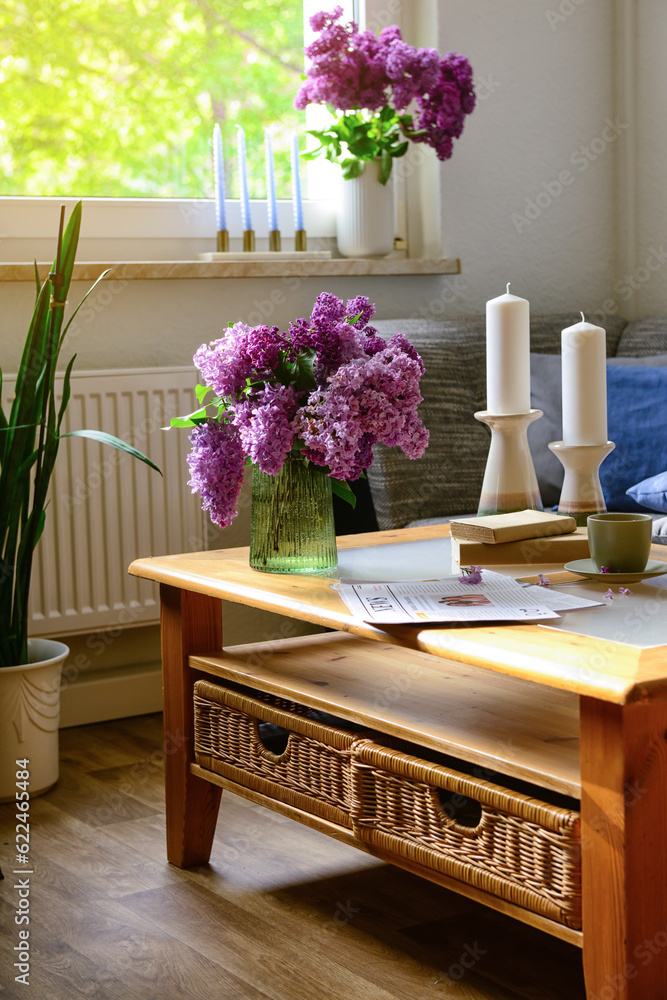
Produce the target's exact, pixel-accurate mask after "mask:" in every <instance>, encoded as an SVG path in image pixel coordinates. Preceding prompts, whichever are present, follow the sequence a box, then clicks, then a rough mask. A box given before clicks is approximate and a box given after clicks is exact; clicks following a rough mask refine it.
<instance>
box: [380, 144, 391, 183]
mask: <svg viewBox="0 0 667 1000" xmlns="http://www.w3.org/2000/svg"><path fill="white" fill-rule="evenodd" d="M392 165H393V160H392V158H391V154H390V153H389V150H387V149H383V150H382V157H381V162H380V175H379V181H380V184H386V183H387V181H388V180H389V177H390V176H391V168H392Z"/></svg>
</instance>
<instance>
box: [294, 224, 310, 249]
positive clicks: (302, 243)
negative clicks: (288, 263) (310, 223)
mask: <svg viewBox="0 0 667 1000" xmlns="http://www.w3.org/2000/svg"><path fill="white" fill-rule="evenodd" d="M294 249H295V250H307V249H308V240H307V239H306V230H305V229H296V230H295V231H294Z"/></svg>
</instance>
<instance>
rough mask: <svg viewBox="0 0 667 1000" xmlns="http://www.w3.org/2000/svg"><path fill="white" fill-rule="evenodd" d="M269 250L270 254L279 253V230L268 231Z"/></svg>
mask: <svg viewBox="0 0 667 1000" xmlns="http://www.w3.org/2000/svg"><path fill="white" fill-rule="evenodd" d="M269 250H270V251H271V252H272V253H280V230H279V229H270V230H269Z"/></svg>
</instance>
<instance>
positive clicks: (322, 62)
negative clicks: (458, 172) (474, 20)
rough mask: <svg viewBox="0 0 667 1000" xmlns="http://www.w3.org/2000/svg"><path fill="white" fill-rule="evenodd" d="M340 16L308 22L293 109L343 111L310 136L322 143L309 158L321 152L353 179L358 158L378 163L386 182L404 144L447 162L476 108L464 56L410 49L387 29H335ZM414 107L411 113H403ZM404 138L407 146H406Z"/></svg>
mask: <svg viewBox="0 0 667 1000" xmlns="http://www.w3.org/2000/svg"><path fill="white" fill-rule="evenodd" d="M342 14H343V10H342V8H341V7H335V8H334V10H333V11H332V12H331V13H325V12H324V11H320V12H319V13H318V14H315V15H314V16H313V17H311V19H310V25H311V27H312V29H313V31H317V32H319V37H318V38H316V39H315V41H314V42H313V43H312V44H311V45H309V46H308V47H307V48H306V55H307V56H308V57H309V58H310V60H311V62H310V66H309V68H308V71H307V76H306V80H305V81H304V83H303V84H302V85H301V88H300V89H299V91H298V93H297V95H296V99H295V101H294V105H295V107H296V108H299V109H303V108H305V107H307V105H308V104H326V105H328V106H329V109H330V110H331V111H332V113H335V112H336V111H342V112H343V114H342V115H340V116H339V117H338V118H337V119H336V121H335V122H334V123H333V124H332V125H331V126H329V128H327V129H324V130H321V131H312V132H311V133H310V134H311V135H313V136H315V137H316V138H317V139H318V140H319V141H320V143H321V145H320V147H319V149H317V150H316V151H315V152H314V153H309V154H306V155H307V156H308V157H310V158H312V157H313V156H316V155H319V154H321V153H323V154H324V155H325V156H326V158H327V159H328V160H331V161H332V162H333V163H339V164H340V165H341V168H342V171H343V176H344V177H345V178H348V179H349V178H351V177H358V176H359V174H360V173H361V171H362V170H363V169H364V161H365V160H374V159H376V158H380V160H381V170H380V180H381V182H382V183H383V184H385V183H386V182H387V180H388V178H389V175H390V173H391V167H392V162H393V159H394V158H396V157H398V156H404V155H405V153H406V152H407V149H408V141H410V142H417V143H420V142H424V143H427V144H428V145H429V146H432V147H433V149H435V151H436V154H437V156H438V159H440V160H448V159H449V158H450V156H451V155H452V152H453V140H454V139H458V138H459V136H460V135H461V133H462V131H463V125H464V121H465V117H466V115H469V114H470V113H471V111H472V110H473V108H474V107H475V91H474V87H473V79H472V69H471V68H470V64H469V62H468V60H467V59H465V58H464V56H460V55H456V54H454V53H449V54H448V55H446V56H445V57H444V58H442V59H441V58H440V56H439V55H438V52H437V51H436V49H417V48H414V46H412V45H408V44H407V43H406V42H404V41H403V40H402V38H401V32H400V29H399V28H398V27H397V25H395V24H393V25H390V26H389V27H386V28H383V29H382V31H381V32H380V34H379V36H376V35H375V34H374V33H373V32H372V31H359V29H358V27H357V25H356V24H355V22H354V21H350V22H349V23H348V24H342V23H340V19H341V17H342ZM413 102H414V105H415V111H414V115H413V114H411V113H408V112H407V108H408V107H409V106H410V105H411V104H412V103H413ZM406 140H408V141H406Z"/></svg>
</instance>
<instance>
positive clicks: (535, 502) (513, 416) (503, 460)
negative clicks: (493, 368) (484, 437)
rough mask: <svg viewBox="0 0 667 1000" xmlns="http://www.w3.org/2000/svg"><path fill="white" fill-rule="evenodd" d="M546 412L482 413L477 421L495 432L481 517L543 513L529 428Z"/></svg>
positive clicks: (485, 479) (477, 415)
mask: <svg viewBox="0 0 667 1000" xmlns="http://www.w3.org/2000/svg"><path fill="white" fill-rule="evenodd" d="M541 416H542V410H528V412H526V413H489V411H488V410H480V411H478V412H477V413H476V414H475V419H476V420H479V421H481V423H483V424H486V425H487V427H489V428H490V429H491V446H490V448H489V457H488V459H487V462H486V471H485V473H484V482H483V483H482V494H481V496H480V500H479V508H478V510H477V514H478V516H480V517H481V516H482V515H484V514H509V513H511V512H512V511H515V510H543V507H542V498H541V496H540V490H539V486H538V485H537V476H536V475H535V467H534V465H533V457H532V455H531V454H530V448H529V447H528V426H529V424H532V422H533V420H537V419H538V418H539V417H541Z"/></svg>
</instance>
